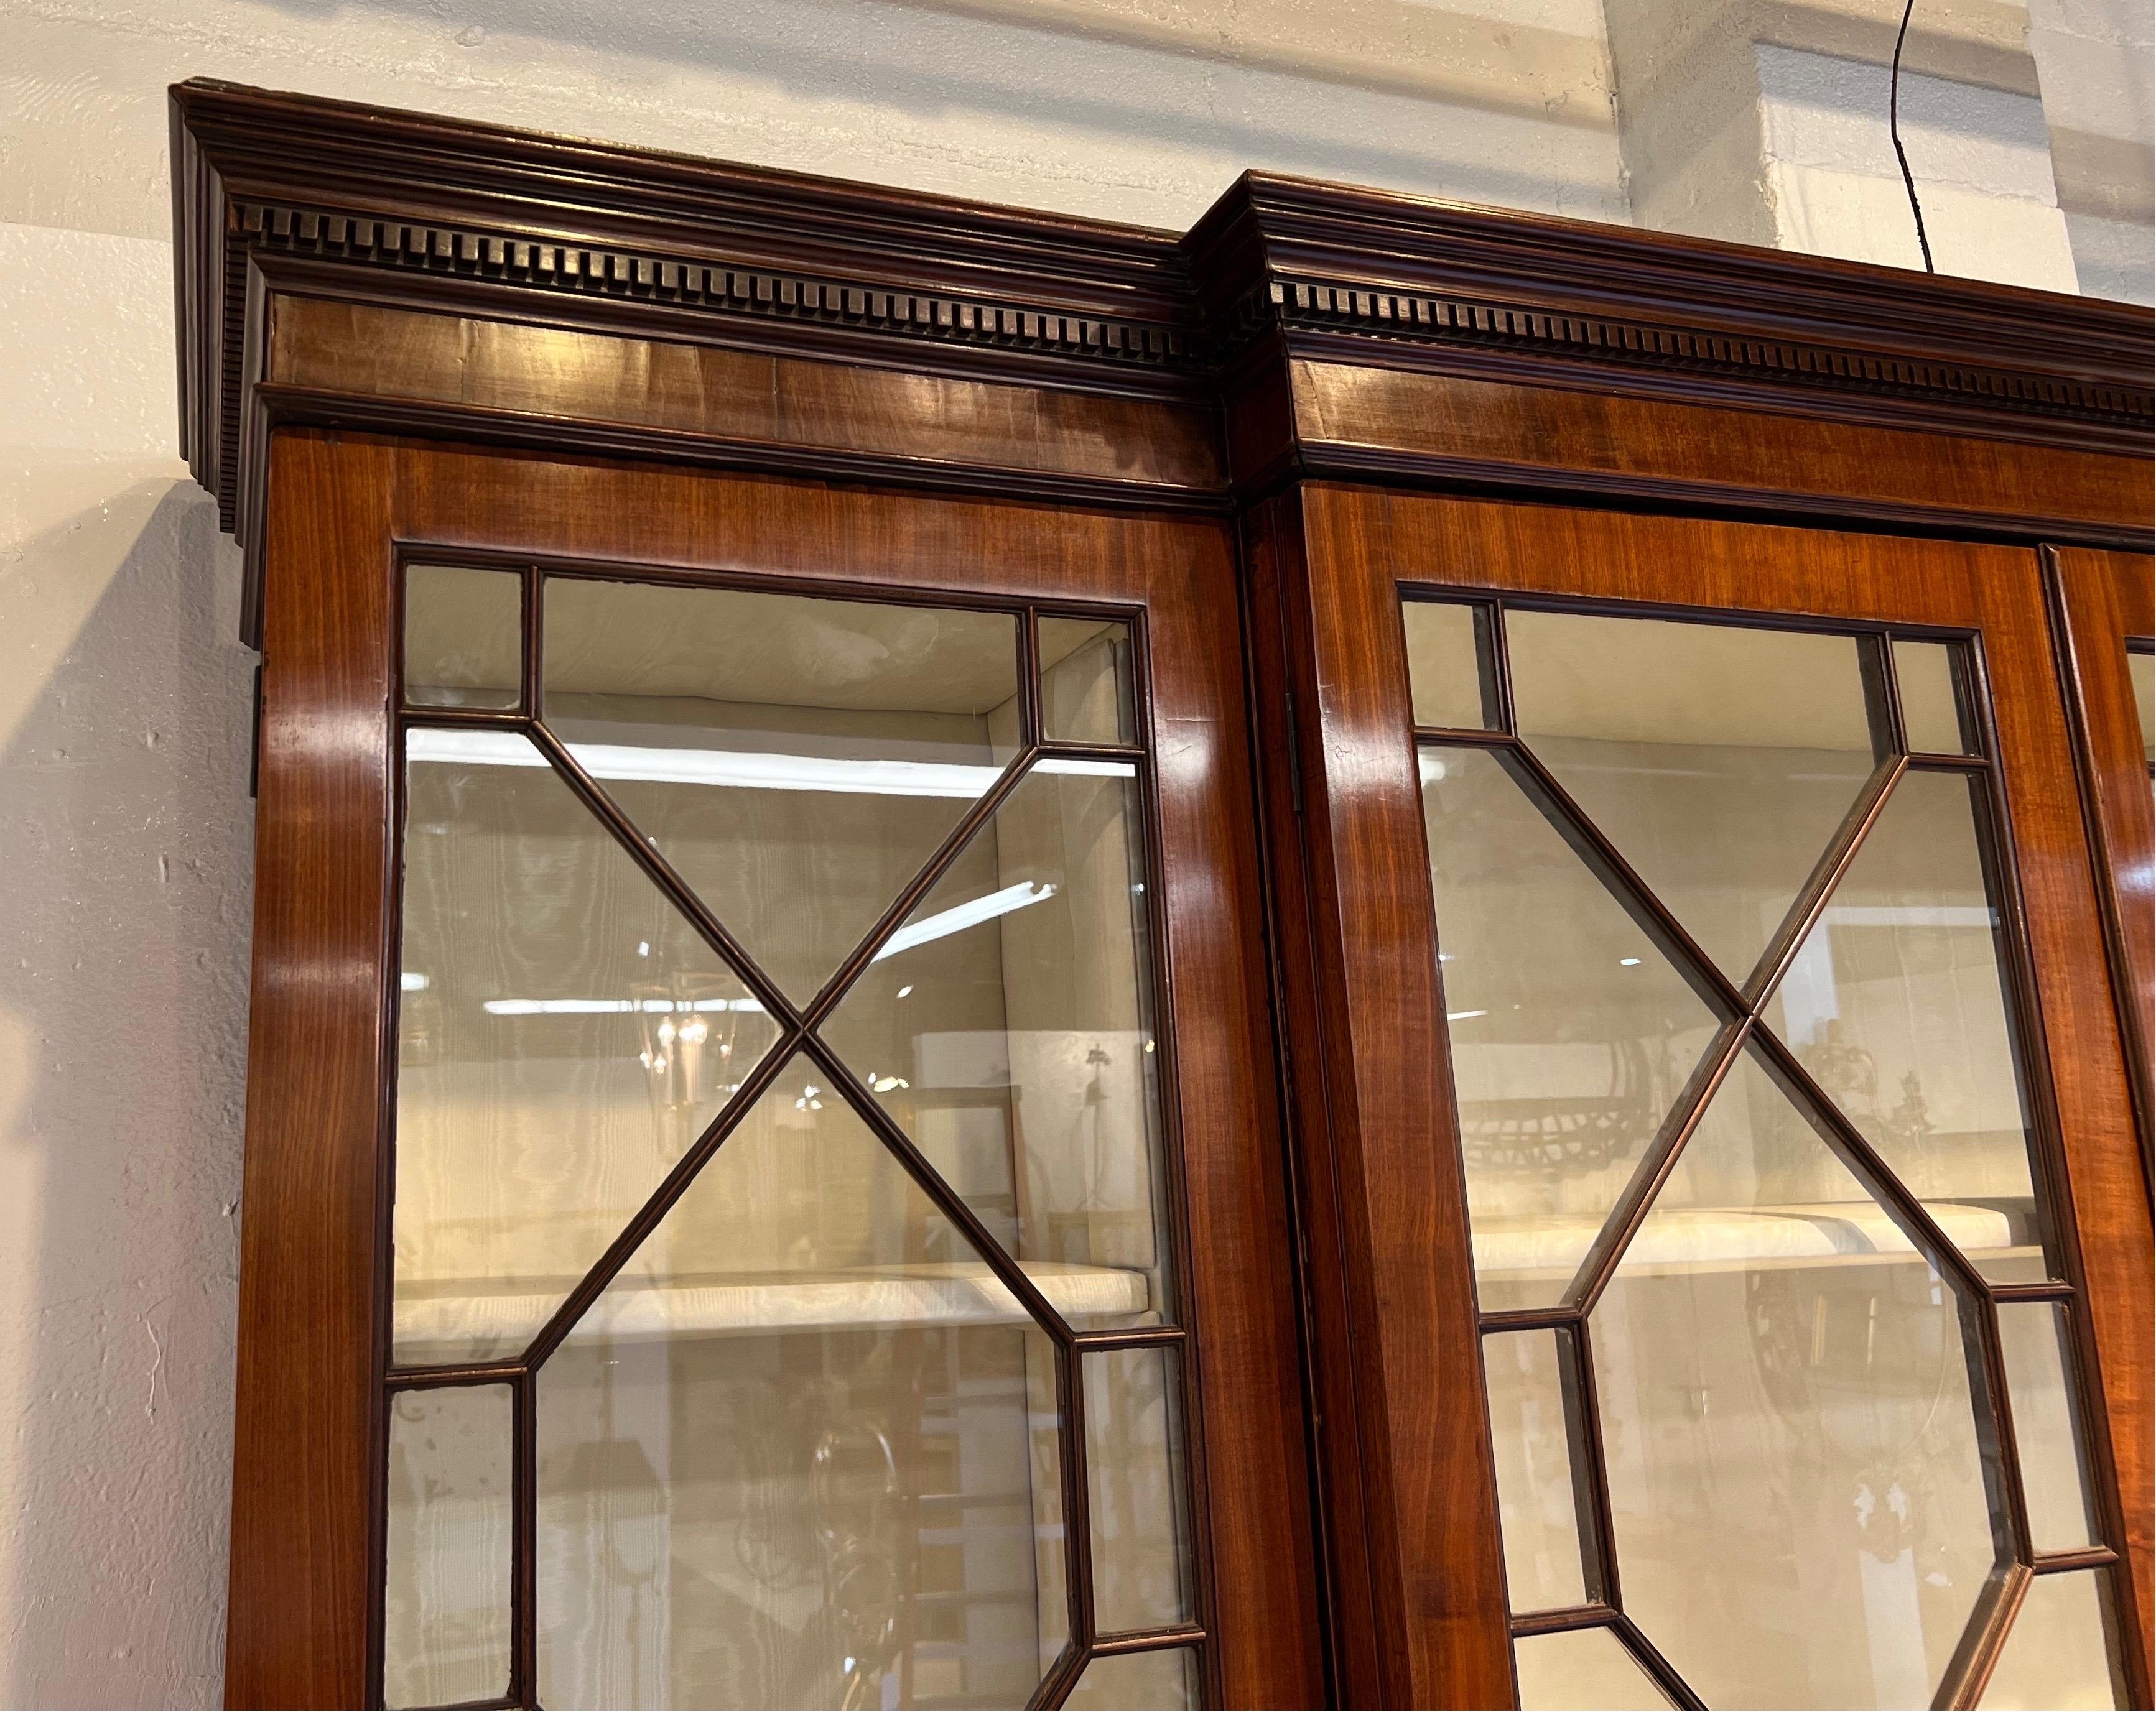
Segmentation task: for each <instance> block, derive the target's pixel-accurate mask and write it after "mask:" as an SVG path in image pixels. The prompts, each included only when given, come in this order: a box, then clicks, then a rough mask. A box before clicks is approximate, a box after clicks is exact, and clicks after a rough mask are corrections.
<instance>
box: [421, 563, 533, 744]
mask: <svg viewBox="0 0 2156 1712" xmlns="http://www.w3.org/2000/svg"><path fill="white" fill-rule="evenodd" d="M523 589H524V580H523V578H522V577H519V576H518V575H517V574H516V572H511V571H480V570H474V569H472V568H470V566H462V565H414V566H411V567H410V568H409V569H408V570H407V571H406V572H405V573H404V700H405V701H406V702H407V703H408V705H412V706H414V707H480V708H495V709H501V708H513V707H515V706H516V704H517V700H518V696H519V694H520V689H521V679H522V676H523V673H522V669H521V665H520V662H521V659H523V617H522V614H523V604H524V603H523Z"/></svg>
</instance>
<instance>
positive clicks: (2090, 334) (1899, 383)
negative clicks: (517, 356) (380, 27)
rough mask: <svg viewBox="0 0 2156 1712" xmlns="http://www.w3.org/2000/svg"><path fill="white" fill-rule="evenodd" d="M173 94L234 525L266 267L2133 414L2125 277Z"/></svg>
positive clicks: (1055, 379) (1073, 355) (1087, 354)
mask: <svg viewBox="0 0 2156 1712" xmlns="http://www.w3.org/2000/svg"><path fill="white" fill-rule="evenodd" d="M172 136H173V161H174V175H173V197H174V214H175V229H176V238H177V242H176V244H175V252H176V264H175V265H176V276H177V278H176V288H177V300H178V308H179V313H180V317H181V322H182V338H181V355H180V370H181V392H182V440H183V445H184V449H185V451H186V454H187V457H188V459H189V460H190V462H191V464H192V467H193V469H194V472H195V474H196V476H197V479H199V480H200V481H202V483H203V484H204V485H205V486H206V487H208V488H209V489H210V490H212V491H213V493H215V494H216V495H218V500H219V501H220V505H221V509H222V512H223V518H224V521H225V525H226V527H227V528H228V529H230V528H234V526H235V525H239V529H240V531H241V532H242V533H243V534H244V533H245V521H246V520H247V518H248V515H249V497H248V495H249V489H250V488H251V487H252V486H253V485H254V484H255V482H256V481H257V480H258V479H259V470H253V469H250V467H249V466H250V462H251V461H252V460H254V459H259V456H260V455H261V449H262V448H263V447H264V445H265V444H266V439H267V435H266V433H265V432H264V430H263V427H262V424H261V423H259V422H257V423H254V425H253V426H250V425H249V423H248V421H247V418H248V417H249V413H250V412H254V413H257V414H259V404H257V403H255V402H253V401H254V398H255V392H256V388H257V387H259V386H260V385H261V384H263V383H264V382H269V383H270V385H271V390H272V392H275V379H276V377H275V376H274V375H271V374H269V373H268V372H266V371H265V367H264V363H265V356H264V353H265V351H266V349H267V341H268V338H269V332H268V326H267V323H268V321H269V319H270V316H271V313H272V311H271V309H270V307H269V305H270V303H271V300H272V299H273V298H274V296H275V290H286V289H289V290H305V292H306V293H307V294H309V295H316V296H330V297H338V296H345V297H348V298H349V299H351V300H354V301H364V302H368V303H372V304H384V303H388V304H394V305H401V306H404V307H408V308H411V309H413V310H425V311H427V312H429V313H433V314H436V315H443V316H445V317H457V318H465V319H467V320H472V321H476V322H510V323H518V324H524V325H531V326H536V327H547V328H557V329H567V330H572V331H588V332H593V333H603V334H606V335H608V336H616V337H620V338H624V339H635V340H648V341H659V342H660V343H664V344H665V345H668V346H722V347H726V348H729V349H731V350H735V351H755V352H762V353H766V354H769V355H772V356H777V357H783V358H801V359H806V360H809V361H820V362H825V363H839V364H846V365H854V366H865V367H870V368H876V369H882V370H894V369H895V370H899V371H904V372H915V373H920V374H923V375H928V376H934V377H941V378H942V379H945V380H948V381H952V382H968V383H978V384H981V385H985V386H987V387H1026V388H1037V389H1045V390H1048V391H1051V392H1076V393H1095V394H1101V395H1104V396H1107V397H1122V398H1127V399H1140V400H1158V401H1162V402H1163V404H1164V405H1168V406H1175V407H1184V408H1187V409H1188V410H1189V411H1190V412H1192V413H1193V415H1196V416H1203V417H1204V418H1207V419H1209V420H1210V419H1214V418H1217V416H1218V413H1219V403H1220V400H1221V398H1222V396H1223V392H1224V387H1226V386H1227V384H1228V383H1229V382H1230V381H1231V380H1232V379H1233V377H1235V376H1236V375H1238V374H1239V373H1240V372H1243V371H1244V370H1245V369H1246V368H1247V366H1248V365H1249V364H1250V363H1251V362H1253V361H1277V360H1279V359H1280V358H1281V357H1283V356H1285V357H1286V358H1287V359H1290V360H1307V361H1318V362H1335V363H1342V364H1348V365H1353V366H1360V367H1365V368H1378V369H1391V370H1401V369H1407V370H1422V371H1426V372H1430V373H1433V374H1440V375H1445V376H1450V377H1466V378H1483V379H1491V378H1497V379H1502V380H1505V381H1508V382H1517V383H1522V384H1526V385H1529V386H1533V387H1557V388H1561V389H1569V390H1572V391H1575V392H1591V393H1601V394H1610V393H1615V394H1625V395H1630V396H1635V397H1646V398H1650V399H1656V398H1661V399H1668V400H1671V401H1674V402H1685V403H1690V404H1708V405H1714V406H1720V407H1733V408H1738V409H1743V410H1750V411H1763V412H1768V413H1777V414H1782V415H1796V416H1804V417H1809V418H1819V419H1824V420H1828V421H1846V422H1851V423H1865V424H1869V425H1871V426H1875V427H1886V428H1905V429H1915V430H1918V431H1922V432H1925V433H1942V434H1949V435H1955V436H1962V437H1973V438H1982V439H1988V440H2005V441H2010V442H2020V443H2029V444H2034V445H2042V446H2050V447H2054V448H2063V449H2068V450H2090V451H2104V452H2109V453H2125V454H2130V455H2136V456H2146V455H2147V454H2148V450H2149V448H2150V436H2151V428H2152V421H2156V397H2152V389H2151V386H2150V369H2151V364H2152V352H2156V339H2153V338H2152V329H2156V320H2152V317H2151V314H2150V312H2149V311H2148V310H2146V309H2143V308H2139V307H2137V306H2133V305H2122V304H2115V303H2109V302H2105V301H2102V300H2093V299H2086V298H2079V297H2068V296H2060V295H2053V294H2049V293H2042V292H2034V291H2026V290H2016V289H2013V288H2009V287H2004V286H1998V285H1993V284H1985V283H1983V282H1979V281H1971V280H1963V279H1948V278H1942V277H1938V276H1926V275H1922V274H1910V273H1907V272H1902V271H1898V270H1895V269H1882V268H1876V267H1869V266H1864V265H1860V264H1853V263H1847V262H1840V261H1835V260H1831V259H1820V258H1816V257H1806V256H1797V255H1791V254H1785V253H1782V252H1776V251H1770V250H1759V249H1748V248H1745V247H1743V246H1738V245H1732V244H1723V243H1710V242H1706V241H1702V240H1697V239H1689V238H1675V237H1671V236H1670V235H1667V234H1664V233H1647V232H1641V231H1637V230H1634V229H1631V228H1620V227H1610V226H1600V225H1594V224H1589V223H1583V222H1577V221H1570V220H1564V219H1558V218H1551V217H1547V216H1540V215H1531V214H1522V213H1514V212H1510V211H1501V210H1494V209H1487V208H1470V207H1465V206H1461V205H1459V204H1454V203H1448V202H1436V201H1431V200H1429V199H1425V198H1419V197H1409V196H1401V195H1394V194H1389V193H1386V192H1376V191H1369V190H1363V189H1357V188H1353V187H1345V186H1339V185H1332V184H1322V183H1317V182H1311V181H1306V180H1301V179H1296V178H1291V177H1282V176H1280V175H1275V174H1265V173H1250V174H1246V175H1245V177H1242V178H1241V179H1240V180H1239V181H1238V182H1236V183H1235V185H1234V186H1233V187H1231V188H1230V189H1229V192H1227V193H1226V194H1225V195H1224V197H1222V198H1221V200H1220V201H1219V203H1218V204H1216V206H1215V207H1214V208H1213V209H1212V210H1211V211H1210V212H1209V213H1208V214H1207V215H1206V216H1205V217H1204V218H1203V219H1202V220H1200V221H1199V223H1198V224H1197V226H1196V227H1195V228H1193V229H1192V231H1191V232H1190V233H1188V234H1187V235H1185V236H1183V237H1180V238H1178V237H1176V236H1174V235H1173V234H1170V233H1160V232H1153V231H1147V230H1144V229H1142V228H1133V227H1127V226H1118V225H1112V224H1108V223H1101V222H1096V221H1089V220H1078V219H1070V218H1060V217H1057V216H1053V215H1046V214H1039V213H1026V212H1024V211H1019V210H1014V209H1009V208H994V207H990V206H987V205H984V204H981V203H975V202H963V201H959V200H956V199H952V198H945V197H929V196H923V195H918V194H915V193H911V192H903V191H896V190H891V189H885V188H880V187H874V186H869V185H861V184H853V183H847V182H839V181H836V180H831V179H824V178H816V177H807V176H803V175H800V174H793V173H784V172H769V171H763V170H760V169H754V168H749V167H736V166H727V165H723V164H719V163H715V162H711V161H699V160H694V159H690V158H688V157H685V156H678V155H670V154H663V153H657V152H653V151H643V150H634V149H627V148H621V147H617V146H610V145H606V144H600V143H593V142H587V141H578V140H577V139H573V138H567V137H560V136H546V135H541V134H537V133H532V132H527V131H513V130H509V129H506V128H502V127H499V126H486V125H478V124H474V123H470V122H469V121H465V120H451V119H445V118H441V117H437V116H433V115H421V114H413V113H403V112H393V111H388V110H380V109H375V108H370V107H364V106H358V105H352V104H348V103H344V102H337V101H330V100H319V99H315V98H311V97H301V96H295V95H278V94H274V93H269V92H265V91H262V90H249V89H244V88H241V87H239V86H236V85H228V84H222V83H212V82H203V81H196V82H192V83H187V84H182V85H177V86H176V87H175V88H174V89H173V90H172ZM266 280H275V281H277V282H280V283H279V284H278V285H277V286H276V287H275V289H272V288H271V287H269V286H267V285H265V283H264V282H265V281H266ZM295 282H300V283H295ZM385 408H386V407H385V406H383V405H382V403H381V402H380V401H379V400H376V401H374V402H371V403H370V404H369V405H368V406H367V410H369V411H372V413H373V419H376V420H379V419H381V418H382V413H383V411H384V410H385ZM289 410H290V400H289V398H287V399H286V400H285V401H284V402H283V403H282V404H280V419H287V418H285V416H284V415H282V414H281V413H282V412H285V411H289ZM360 413H361V412H360V411H359V409H358V407H357V405H355V407H354V414H355V416H357V415H358V414H360ZM454 415H455V413H454V410H453V409H448V408H444V407H440V406H439V402H438V403H437V405H436V406H435V407H432V408H431V409H430V411H429V413H428V420H429V422H430V423H435V424H437V426H435V427H434V428H432V429H431V430H430V431H433V432H444V431H447V430H446V429H445V428H443V427H442V426H440V424H442V423H447V422H449V421H452V420H454ZM335 418H336V412H335V410H334V409H333V408H331V407H330V406H329V405H328V404H326V403H325V404H323V405H321V407H319V409H318V410H317V411H316V414H315V415H314V416H313V417H311V418H309V419H321V420H330V419H335ZM558 428H559V443H563V444H570V443H575V441H576V438H577V432H576V428H575V425H574V424H573V423H561V424H559V425H558ZM470 429H471V432H472V435H473V437H474V438H480V439H485V438H489V437H490V430H489V428H488V424H487V423H486V422H485V421H484V420H482V419H481V417H480V413H474V415H473V419H472V421H471V423H470ZM711 430H712V432H711V439H712V442H713V443H714V444H722V443H724V442H725V440H726V424H725V423H723V422H720V421H714V423H712V424H711ZM1208 431H1209V432H1214V431H1213V430H1208ZM520 432H521V433H527V434H528V433H529V432H530V429H529V425H526V428H524V429H521V430H520ZM609 433H610V435H611V438H610V439H609V440H608V446H609V448H610V449H613V451H614V452H615V454H616V455H619V448H620V443H622V442H623V441H624V438H627V439H630V440H632V441H633V436H625V435H624V433H622V432H621V431H620V429H619V426H617V427H616V428H614V429H612V430H609ZM678 439H679V436H678V435H677V436H676V440H677V441H678ZM650 449H651V452H652V454H653V455H654V456H676V455H680V448H679V445H678V444H676V443H671V442H670V443H665V444H662V443H660V442H659V441H657V440H654V443H652V445H651V448H650ZM1280 455H1281V457H1284V458H1286V460H1287V464H1288V465H1289V466H1290V467H1291V466H1292V464H1293V462H1294V459H1293V453H1292V449H1283V450H1282V451H1281V454H1280ZM1276 461H1277V460H1276ZM849 468H852V466H849ZM803 469H804V471H805V472H806V473H812V474H813V473H818V471H817V466H816V463H815V460H814V459H808V460H807V461H806V462H805V463H804V464H803ZM828 473H830V474H846V473H847V472H846V471H845V470H842V469H839V468H838V467H837V466H835V465H834V468H833V469H832V470H830V471H829V472H828ZM855 479H858V474H857V471H856V473H855ZM1093 487H1094V488H1095V489H1097V490H1099V491H1098V495H1097V496H1098V497H1102V498H1106V499H1109V500H1114V499H1115V498H1116V497H1117V495H1116V494H1115V492H1114V491H1113V490H1114V488H1115V484H1114V483H1113V482H1112V481H1096V482H1095V483H1094V484H1093ZM1085 488H1086V484H1085V483H1083V482H1081V483H1079V484H1077V487H1076V489H1075V490H1074V491H1082V490H1085ZM1203 497H1204V502H1205V503H1208V504H1211V505H1217V504H1218V503H1219V492H1218V490H1217V487H1216V488H1215V489H1214V490H1213V491H1212V492H1210V493H1209V494H1207V495H1204V496H1203ZM1126 500H1127V496H1126ZM1158 502H1159V499H1158V493H1157V492H1156V493H1154V494H1153V495H1151V497H1150V498H1149V500H1147V503H1158Z"/></svg>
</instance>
